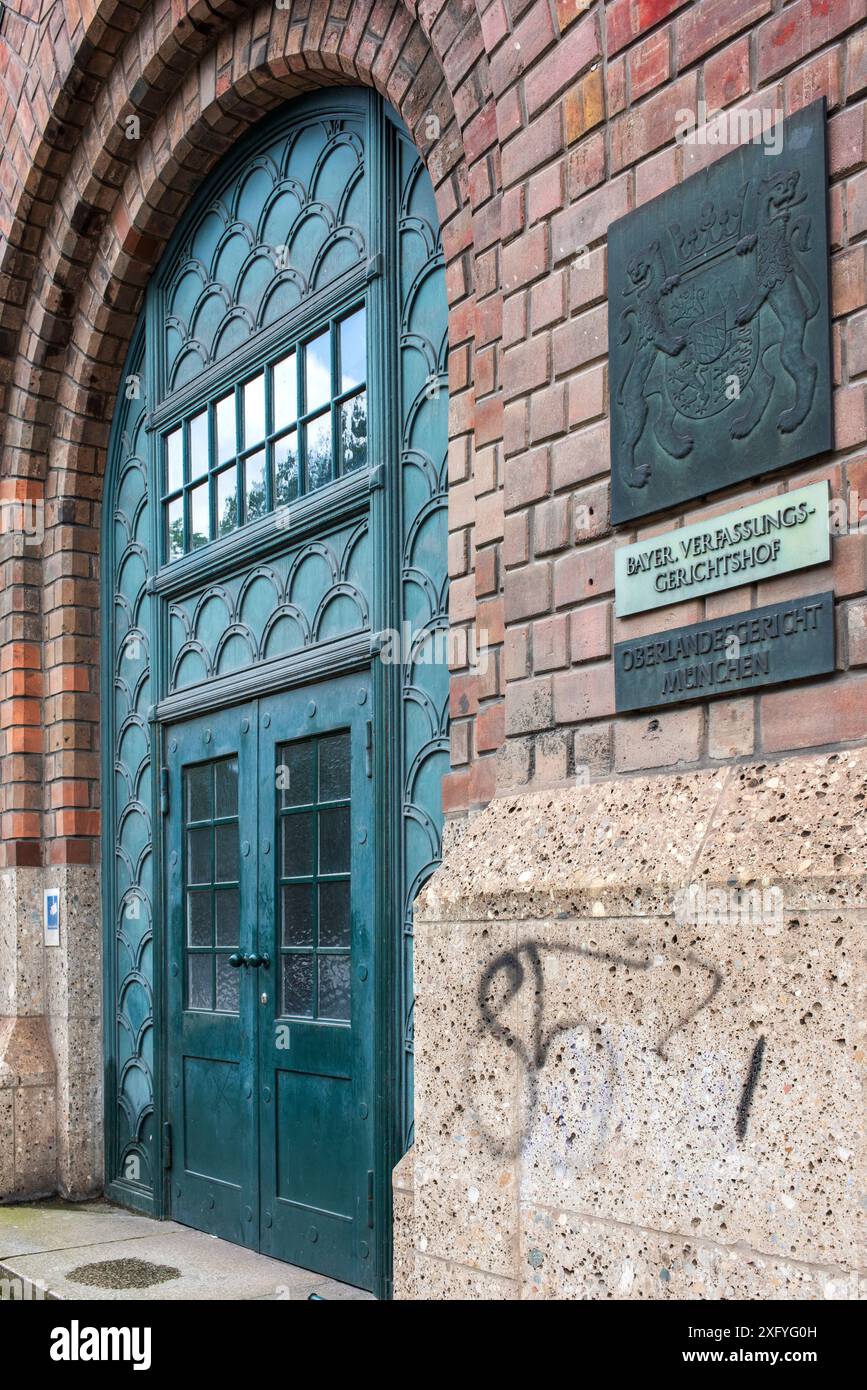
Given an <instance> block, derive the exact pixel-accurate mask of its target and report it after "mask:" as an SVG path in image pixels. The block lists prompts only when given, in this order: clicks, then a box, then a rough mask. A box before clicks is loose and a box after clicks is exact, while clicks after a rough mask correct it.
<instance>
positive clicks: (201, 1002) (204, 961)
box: [187, 951, 214, 1009]
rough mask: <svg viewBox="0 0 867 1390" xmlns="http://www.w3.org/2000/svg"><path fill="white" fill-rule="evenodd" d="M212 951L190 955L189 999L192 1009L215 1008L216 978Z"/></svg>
mask: <svg viewBox="0 0 867 1390" xmlns="http://www.w3.org/2000/svg"><path fill="white" fill-rule="evenodd" d="M212 961H213V956H212V955H211V953H210V951H206V952H205V953H204V954H203V955H195V956H189V957H188V970H189V973H188V977H187V1001H188V1005H189V1007H190V1008H191V1009H213V1007H214V979H213V971H212V969H211V965H212Z"/></svg>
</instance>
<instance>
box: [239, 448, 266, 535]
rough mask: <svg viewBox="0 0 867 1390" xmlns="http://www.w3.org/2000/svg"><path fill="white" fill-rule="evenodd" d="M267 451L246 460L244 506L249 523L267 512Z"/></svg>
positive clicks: (261, 450)
mask: <svg viewBox="0 0 867 1390" xmlns="http://www.w3.org/2000/svg"><path fill="white" fill-rule="evenodd" d="M265 458H266V454H265V450H264V449H260V450H259V452H258V454H251V455H250V457H249V458H248V459H245V460H244V488H245V492H244V506H245V507H246V509H247V511H246V519H247V521H255V520H256V517H257V516H264V515H265V512H266V510H267V506H266V499H265Z"/></svg>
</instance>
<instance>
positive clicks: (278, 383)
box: [273, 352, 298, 430]
mask: <svg viewBox="0 0 867 1390" xmlns="http://www.w3.org/2000/svg"><path fill="white" fill-rule="evenodd" d="M273 391H274V428H275V430H282V429H283V427H284V426H285V425H292V424H294V423H295V421H296V420H297V418H298V376H297V369H296V365H295V353H294V352H290V354H289V356H288V357H284V358H283V360H282V362H277V363H275V365H274V376H273Z"/></svg>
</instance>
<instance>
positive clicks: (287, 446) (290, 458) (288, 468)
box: [274, 433, 298, 503]
mask: <svg viewBox="0 0 867 1390" xmlns="http://www.w3.org/2000/svg"><path fill="white" fill-rule="evenodd" d="M297 493H298V451H297V449H296V447H295V436H294V433H293V435H292V436H291V443H287V441H285V440H281V441H280V443H279V444H278V445H277V449H276V457H275V461H274V496H275V498H276V500H277V501H278V502H282V503H286V502H291V501H292V500H293V498H294V497H295V496H296V495H297Z"/></svg>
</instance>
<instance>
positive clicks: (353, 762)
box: [258, 676, 375, 1287]
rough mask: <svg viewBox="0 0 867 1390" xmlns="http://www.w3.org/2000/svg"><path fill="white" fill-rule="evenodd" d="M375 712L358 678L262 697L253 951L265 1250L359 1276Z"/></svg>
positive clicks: (363, 1259) (366, 1158)
mask: <svg viewBox="0 0 867 1390" xmlns="http://www.w3.org/2000/svg"><path fill="white" fill-rule="evenodd" d="M371 719H372V710H371V701H370V681H369V678H368V677H367V676H347V677H343V678H341V679H340V680H336V681H332V682H329V684H328V685H326V686H317V687H308V688H305V689H302V690H297V691H292V692H290V693H289V694H286V695H282V696H278V697H276V698H274V699H267V700H263V701H261V704H260V719H259V811H260V825H261V836H262V839H261V846H260V847H261V853H262V857H261V864H262V869H263V871H262V872H261V873H260V877H259V914H258V925H259V949H260V951H263V950H264V951H268V952H269V954H271V956H272V960H273V966H272V971H271V983H270V988H269V989H267V991H266V990H265V989H264V988H263V990H262V992H261V994H260V1002H259V1038H260V1042H259V1067H260V1091H259V1094H260V1105H259V1133H260V1136H261V1152H260V1181H261V1194H262V1236H261V1244H260V1248H261V1249H262V1250H263V1251H267V1253H268V1254H270V1255H276V1256H277V1257H278V1258H280V1259H283V1260H289V1261H291V1262H292V1263H294V1264H299V1265H303V1266H304V1267H305V1268H307V1269H315V1270H318V1271H319V1272H320V1273H323V1274H330V1275H333V1276H334V1277H335V1278H338V1279H344V1280H346V1281H348V1282H349V1283H353V1284H359V1285H363V1286H365V1287H372V1283H373V1260H372V1258H371V1253H372V1243H373V1240H372V1235H371V1230H370V1226H369V1224H368V1223H370V1225H371V1226H372V1220H373V1206H372V1191H373V1189H372V1183H373V1153H374V1147H373V1123H374V1120H373V1115H374V1105H373V1096H372V1094H371V1092H372V1084H373V1017H374V999H373V979H374V949H375V934H374V921H373V910H372V903H373V848H374V847H373V796H372V786H373V781H372V776H373V765H372V757H371V752H372V750H371V748H370V744H369V730H370V729H371V727H372V726H371V724H370V720H371ZM270 843H273V851H269V850H268V846H269V844H270ZM269 854H270V858H269ZM266 861H267V862H266ZM266 993H267V1000H266Z"/></svg>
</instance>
